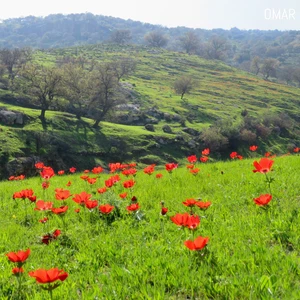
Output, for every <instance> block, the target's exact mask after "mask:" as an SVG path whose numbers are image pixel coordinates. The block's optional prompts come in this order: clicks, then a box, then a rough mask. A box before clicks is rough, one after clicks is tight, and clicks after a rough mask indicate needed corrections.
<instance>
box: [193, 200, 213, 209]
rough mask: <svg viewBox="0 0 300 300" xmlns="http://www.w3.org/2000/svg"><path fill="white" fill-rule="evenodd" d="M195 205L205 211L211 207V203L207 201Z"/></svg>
mask: <svg viewBox="0 0 300 300" xmlns="http://www.w3.org/2000/svg"><path fill="white" fill-rule="evenodd" d="M196 205H197V206H198V207H199V208H200V209H203V210H204V209H207V208H209V207H210V205H211V202H210V201H207V202H202V201H198V202H197V203H196Z"/></svg>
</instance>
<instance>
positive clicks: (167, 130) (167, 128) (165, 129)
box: [162, 125, 172, 133]
mask: <svg viewBox="0 0 300 300" xmlns="http://www.w3.org/2000/svg"><path fill="white" fill-rule="evenodd" d="M162 130H163V132H165V133H172V128H171V127H170V126H169V125H164V126H163V128H162Z"/></svg>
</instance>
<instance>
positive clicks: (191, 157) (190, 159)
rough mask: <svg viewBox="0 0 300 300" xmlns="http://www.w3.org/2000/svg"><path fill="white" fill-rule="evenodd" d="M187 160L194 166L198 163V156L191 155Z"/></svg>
mask: <svg viewBox="0 0 300 300" xmlns="http://www.w3.org/2000/svg"><path fill="white" fill-rule="evenodd" d="M187 160H188V161H189V163H190V164H194V163H195V162H197V156H196V155H190V156H188V157H187Z"/></svg>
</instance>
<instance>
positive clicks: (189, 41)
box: [179, 31, 200, 54]
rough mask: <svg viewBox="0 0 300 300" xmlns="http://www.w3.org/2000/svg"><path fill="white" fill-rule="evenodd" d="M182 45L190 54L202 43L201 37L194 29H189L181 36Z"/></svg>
mask: <svg viewBox="0 0 300 300" xmlns="http://www.w3.org/2000/svg"><path fill="white" fill-rule="evenodd" d="M179 41H180V44H181V47H182V48H183V49H184V50H185V51H186V53H188V54H192V53H195V52H196V51H197V49H198V47H199V45H200V39H199V37H198V36H197V34H196V33H195V32H194V31H188V32H186V33H185V34H184V35H183V36H181V37H180V38H179Z"/></svg>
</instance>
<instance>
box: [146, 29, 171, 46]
mask: <svg viewBox="0 0 300 300" xmlns="http://www.w3.org/2000/svg"><path fill="white" fill-rule="evenodd" d="M144 39H145V42H146V44H147V45H149V46H151V47H157V48H162V47H164V46H166V45H167V43H168V38H167V37H166V36H165V35H164V34H162V33H161V32H159V31H152V32H149V33H147V34H146V35H145V36H144Z"/></svg>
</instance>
